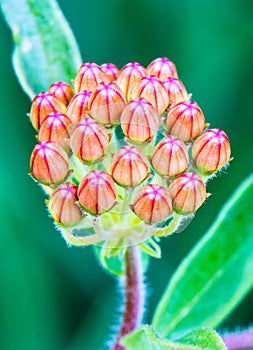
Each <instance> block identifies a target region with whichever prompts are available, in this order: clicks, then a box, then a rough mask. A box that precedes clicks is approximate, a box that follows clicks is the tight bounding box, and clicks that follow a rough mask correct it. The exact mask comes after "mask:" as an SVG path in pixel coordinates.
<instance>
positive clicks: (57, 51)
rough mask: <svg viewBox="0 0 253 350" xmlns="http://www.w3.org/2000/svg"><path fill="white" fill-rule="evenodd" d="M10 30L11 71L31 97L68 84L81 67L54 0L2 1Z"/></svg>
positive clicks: (76, 48) (74, 45) (72, 38)
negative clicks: (11, 35) (57, 82)
mask: <svg viewBox="0 0 253 350" xmlns="http://www.w3.org/2000/svg"><path fill="white" fill-rule="evenodd" d="M2 11H3V13H4V15H5V18H6V21H7V23H8V25H9V27H10V29H11V31H12V34H13V40H14V43H15V50H14V55H13V64H14V69H15V72H16V74H17V77H18V79H19V82H20V84H21V86H22V88H23V89H24V91H25V92H26V93H27V95H28V96H29V97H30V98H33V97H34V95H36V94H37V93H39V92H41V91H43V90H47V89H48V87H49V85H50V84H52V83H53V82H56V81H66V82H69V81H70V79H71V78H74V76H75V75H76V72H77V70H78V68H79V66H80V64H81V56H80V53H79V49H78V46H77V44H76V41H75V38H74V36H73V34H72V32H71V29H70V27H69V25H68V23H67V21H66V20H65V18H64V16H63V14H62V12H61V10H60V8H59V6H58V5H57V3H56V2H55V1H54V0H43V1H36V0H19V1H18V8H17V2H16V0H2Z"/></svg>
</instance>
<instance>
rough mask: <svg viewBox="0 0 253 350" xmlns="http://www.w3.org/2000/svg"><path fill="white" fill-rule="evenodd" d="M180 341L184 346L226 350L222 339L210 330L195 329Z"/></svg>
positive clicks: (208, 349)
mask: <svg viewBox="0 0 253 350" xmlns="http://www.w3.org/2000/svg"><path fill="white" fill-rule="evenodd" d="M178 341H179V342H180V343H183V344H191V345H197V346H200V347H201V349H206V350H226V346H225V344H224V343H223V341H222V339H221V337H220V336H219V335H218V334H217V333H216V332H215V331H214V330H212V329H209V328H198V329H194V330H193V331H192V332H190V333H188V334H186V335H185V336H184V337H183V338H181V339H179V340H178Z"/></svg>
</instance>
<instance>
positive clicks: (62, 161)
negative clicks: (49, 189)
mask: <svg viewBox="0 0 253 350" xmlns="http://www.w3.org/2000/svg"><path fill="white" fill-rule="evenodd" d="M30 168H31V175H32V176H33V177H34V178H35V179H36V180H37V181H39V182H40V183H42V184H43V185H57V184H60V183H62V182H63V181H64V180H65V179H66V177H67V175H68V169H69V164H68V155H67V153H66V152H65V151H64V150H63V148H62V147H61V146H59V145H57V144H56V143H54V142H51V141H41V142H39V143H38V144H37V145H36V146H35V148H34V150H33V152H32V155H31V160H30Z"/></svg>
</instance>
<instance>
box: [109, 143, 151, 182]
mask: <svg viewBox="0 0 253 350" xmlns="http://www.w3.org/2000/svg"><path fill="white" fill-rule="evenodd" d="M111 174H112V177H113V179H114V181H116V182H117V183H118V184H119V185H120V186H123V187H134V186H137V185H139V184H140V183H141V182H142V181H143V180H144V179H145V178H146V177H147V175H148V165H147V161H146V160H145V158H144V156H143V155H142V153H141V151H140V149H139V148H137V147H135V146H122V147H121V148H120V149H119V150H118V151H117V152H116V153H115V154H114V156H113V159H112V166H111Z"/></svg>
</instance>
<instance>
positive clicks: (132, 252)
mask: <svg viewBox="0 0 253 350" xmlns="http://www.w3.org/2000/svg"><path fill="white" fill-rule="evenodd" d="M140 254H141V252H140V248H139V247H138V245H136V246H132V247H128V249H127V251H126V255H125V261H126V275H125V281H124V289H125V304H124V314H123V317H122V322H121V326H120V330H119V333H118V335H117V337H116V340H115V343H114V345H113V346H112V348H111V350H125V348H124V347H123V346H122V345H120V339H121V338H122V337H124V336H125V335H126V334H128V333H130V332H132V331H133V330H134V329H136V328H138V327H139V326H140V324H141V321H142V316H143V310H144V284H143V268H142V263H141V256H140Z"/></svg>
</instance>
